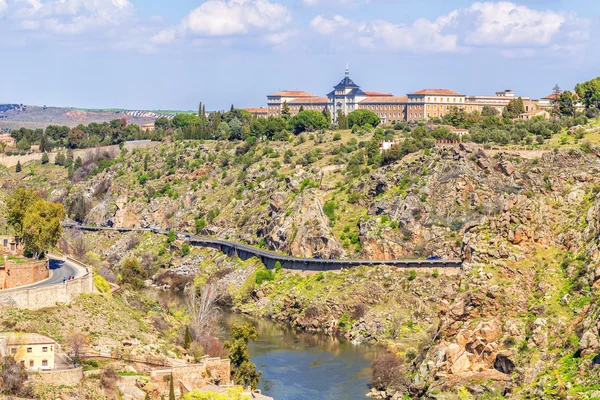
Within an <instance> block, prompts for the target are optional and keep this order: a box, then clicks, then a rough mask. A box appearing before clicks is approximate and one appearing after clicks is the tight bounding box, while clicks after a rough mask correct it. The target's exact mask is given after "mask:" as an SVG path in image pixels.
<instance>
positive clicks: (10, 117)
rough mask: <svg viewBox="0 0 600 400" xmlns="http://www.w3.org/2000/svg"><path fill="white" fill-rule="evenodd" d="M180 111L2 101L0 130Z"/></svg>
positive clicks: (149, 118) (144, 119) (140, 120)
mask: <svg viewBox="0 0 600 400" xmlns="http://www.w3.org/2000/svg"><path fill="white" fill-rule="evenodd" d="M176 113H177V112H172V113H167V112H157V111H146V110H119V109H110V110H93V109H79V108H69V107H46V106H30V105H24V104H0V133H4V132H10V131H12V130H15V129H19V128H21V127H25V128H29V129H37V128H45V127H46V126H48V125H66V126H70V127H73V126H77V125H79V124H83V125H87V124H89V123H91V122H98V123H101V122H108V121H111V120H113V119H120V118H125V119H126V120H127V121H128V122H129V123H132V124H138V125H142V124H147V123H151V122H153V121H154V120H155V119H156V118H160V117H167V118H172V117H173V116H174V115H175V114H176Z"/></svg>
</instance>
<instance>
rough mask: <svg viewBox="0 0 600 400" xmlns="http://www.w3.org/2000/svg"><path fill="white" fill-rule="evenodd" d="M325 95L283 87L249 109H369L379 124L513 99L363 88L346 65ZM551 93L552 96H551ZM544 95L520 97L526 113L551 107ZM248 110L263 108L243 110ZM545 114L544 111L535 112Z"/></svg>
mask: <svg viewBox="0 0 600 400" xmlns="http://www.w3.org/2000/svg"><path fill="white" fill-rule="evenodd" d="M333 89H334V90H333V91H331V92H330V93H328V94H327V96H326V97H319V96H315V95H313V94H310V93H307V92H304V91H300V90H283V91H280V92H276V93H273V94H270V95H268V96H267V108H266V113H265V112H260V113H258V112H256V111H255V112H252V113H253V114H256V115H257V116H259V117H269V116H276V117H279V116H281V109H282V107H283V105H284V103H287V105H288V106H289V109H290V114H291V115H292V116H294V115H296V114H297V113H298V112H299V111H300V109H301V108H302V109H304V110H316V111H321V112H322V111H324V110H327V111H329V113H330V115H331V121H332V122H334V123H335V122H337V116H338V112H341V113H343V114H344V115H348V114H349V113H351V112H352V111H354V110H357V109H368V110H371V111H373V112H374V113H375V114H377V116H378V117H379V118H380V119H381V122H382V123H385V122H394V121H424V120H428V119H431V118H439V117H442V116H444V115H445V114H447V113H448V112H450V111H451V110H452V109H453V108H454V107H457V108H458V109H460V110H464V111H465V112H468V113H472V112H475V111H476V112H481V111H482V110H483V107H486V106H487V107H492V108H495V109H496V110H498V111H499V112H500V113H501V112H502V111H503V110H504V108H505V107H506V106H507V105H508V103H509V102H510V101H511V100H512V99H515V98H517V97H518V96H516V95H515V93H514V91H512V90H504V91H501V92H496V93H495V95H484V96H471V95H464V94H460V93H457V92H455V91H452V90H449V89H422V90H419V91H416V92H413V93H410V94H408V95H407V96H394V95H393V94H391V93H381V92H369V91H364V90H362V89H361V87H360V86H359V85H358V84H356V83H355V82H354V81H353V80H352V79H351V78H350V71H349V69H348V67H346V73H345V76H344V78H343V79H342V80H341V81H340V83H338V84H337V85H335V86H334V87H333ZM551 96H552V95H551ZM551 96H548V97H547V98H544V99H541V100H532V99H531V98H529V97H523V96H520V97H521V99H522V100H523V103H524V104H525V111H526V113H530V115H533V114H534V111H537V110H540V109H545V108H550V107H552V101H553V98H551ZM247 110H248V111H250V110H265V109H263V108H260V109H247ZM536 114H537V115H545V114H544V113H536Z"/></svg>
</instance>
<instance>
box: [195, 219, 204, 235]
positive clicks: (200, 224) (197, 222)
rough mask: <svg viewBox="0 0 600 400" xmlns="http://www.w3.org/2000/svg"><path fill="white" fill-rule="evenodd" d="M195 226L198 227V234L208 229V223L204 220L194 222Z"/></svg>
mask: <svg viewBox="0 0 600 400" xmlns="http://www.w3.org/2000/svg"><path fill="white" fill-rule="evenodd" d="M194 224H195V225H196V232H197V233H200V232H202V230H204V228H206V221H205V220H203V219H202V218H196V220H195V221H194Z"/></svg>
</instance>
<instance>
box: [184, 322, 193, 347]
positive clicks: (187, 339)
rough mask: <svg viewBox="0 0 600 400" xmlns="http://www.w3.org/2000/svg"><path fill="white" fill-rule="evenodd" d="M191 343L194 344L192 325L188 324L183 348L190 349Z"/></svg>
mask: <svg viewBox="0 0 600 400" xmlns="http://www.w3.org/2000/svg"><path fill="white" fill-rule="evenodd" d="M190 344H192V335H191V334H190V327H189V326H186V327H185V335H184V336H183V348H184V349H186V350H187V349H189V348H190Z"/></svg>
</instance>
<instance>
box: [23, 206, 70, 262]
mask: <svg viewBox="0 0 600 400" xmlns="http://www.w3.org/2000/svg"><path fill="white" fill-rule="evenodd" d="M64 217H65V209H64V207H63V205H62V204H58V203H53V202H51V201H46V200H43V199H38V200H37V201H36V202H34V203H33V204H32V205H31V206H30V207H29V208H28V209H27V212H26V213H25V218H24V219H23V244H24V246H25V251H26V252H28V253H31V254H32V255H33V256H34V257H35V258H39V256H40V255H42V254H43V253H45V252H46V251H47V250H48V249H49V248H50V247H51V246H54V245H55V244H56V242H57V241H58V239H60V236H61V234H62V226H61V225H60V222H61V221H62V220H63V218H64Z"/></svg>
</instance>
